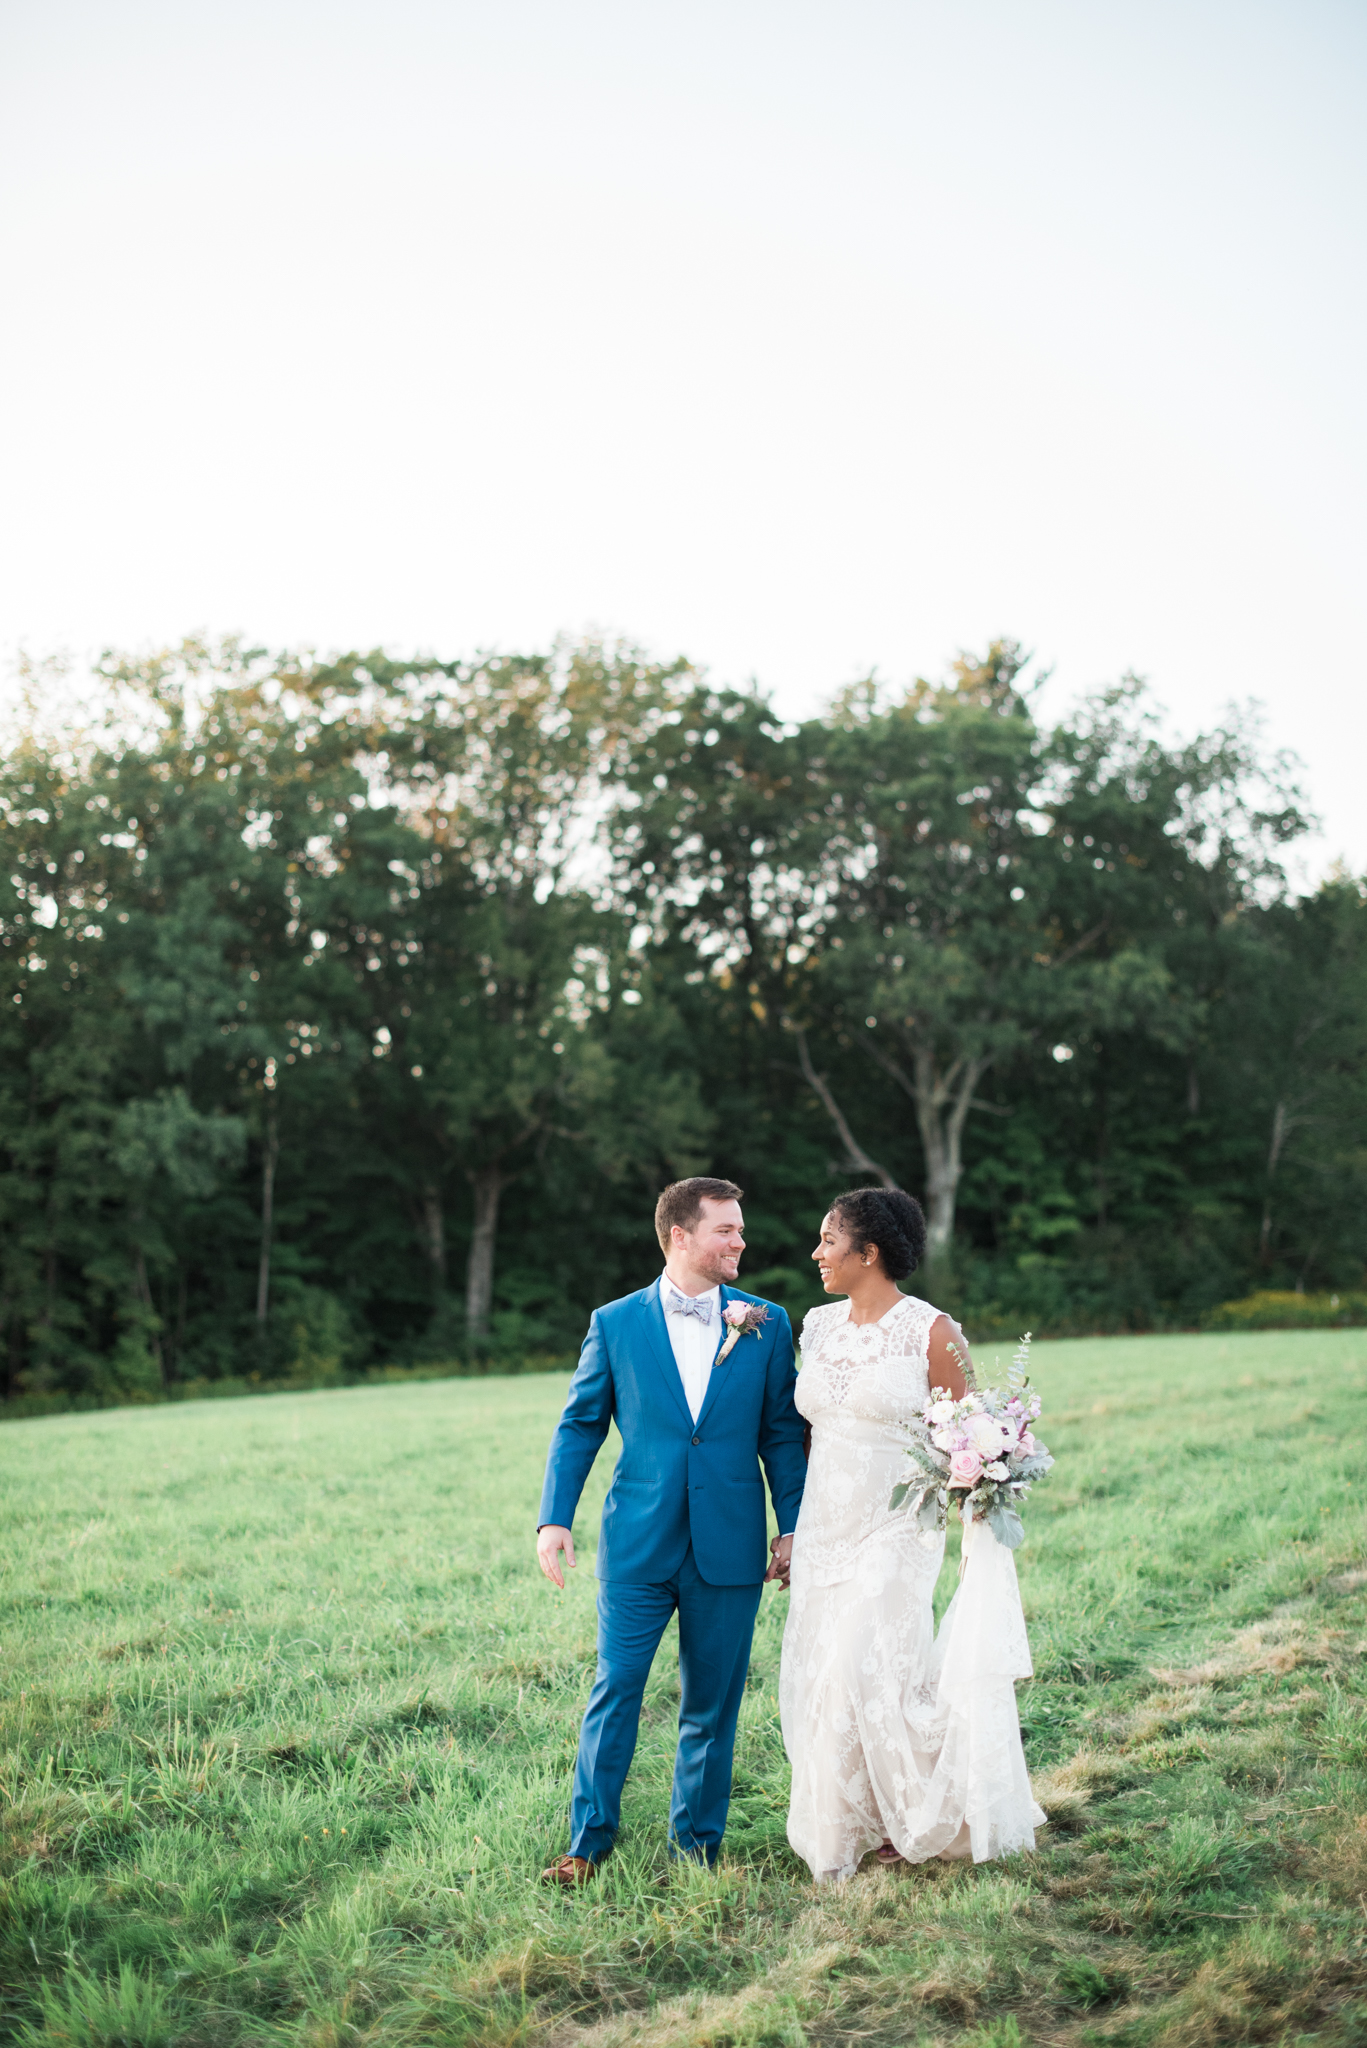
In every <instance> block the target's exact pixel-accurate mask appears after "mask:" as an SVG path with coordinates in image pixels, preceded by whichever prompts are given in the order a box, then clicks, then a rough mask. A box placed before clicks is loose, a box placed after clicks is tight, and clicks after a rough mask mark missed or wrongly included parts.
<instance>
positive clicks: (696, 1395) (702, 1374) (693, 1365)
mask: <svg viewBox="0 0 1367 2048" xmlns="http://www.w3.org/2000/svg"><path fill="white" fill-rule="evenodd" d="M682 1293H683V1289H682V1287H676V1286H675V1285H674V1282H673V1281H672V1280H671V1279H670V1277H669V1275H668V1273H662V1274H661V1275H660V1304H661V1306H662V1308H663V1309H664V1312H665V1328H666V1329H667V1330H668V1332H669V1343H670V1349H671V1350H672V1351H673V1353H674V1363H675V1365H677V1366H678V1368H679V1378H680V1379H681V1380H682V1381H683V1390H684V1399H685V1401H687V1403H688V1412H689V1414H690V1415H691V1416H692V1417H693V1420H694V1421H695V1422H696V1421H697V1419H698V1417H699V1416H700V1415H701V1414H702V1404H703V1402H704V1401H705V1400H706V1399H707V1386H708V1381H709V1380H710V1379H711V1377H712V1361H713V1359H714V1358H715V1357H716V1355H717V1353H718V1352H719V1351H720V1350H721V1346H722V1339H723V1337H724V1335H725V1331H724V1329H723V1326H722V1320H721V1289H720V1287H709V1288H708V1290H707V1292H706V1294H700V1295H697V1296H696V1297H695V1299H696V1300H698V1301H710V1302H711V1304H712V1313H711V1315H710V1316H709V1317H708V1319H707V1321H706V1322H705V1323H702V1322H699V1320H698V1318H697V1317H696V1316H684V1315H677V1314H675V1315H671V1314H670V1312H669V1297H670V1295H671V1294H682ZM784 1533H785V1535H791V1534H792V1531H791V1530H786V1531H785V1532H784Z"/></svg>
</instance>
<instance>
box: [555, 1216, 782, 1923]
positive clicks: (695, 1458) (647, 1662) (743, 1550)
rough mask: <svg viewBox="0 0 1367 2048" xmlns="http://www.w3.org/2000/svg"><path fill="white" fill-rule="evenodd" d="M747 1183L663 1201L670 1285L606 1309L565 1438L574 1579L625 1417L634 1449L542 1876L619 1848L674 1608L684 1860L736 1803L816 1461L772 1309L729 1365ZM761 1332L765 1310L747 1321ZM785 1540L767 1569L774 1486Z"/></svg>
mask: <svg viewBox="0 0 1367 2048" xmlns="http://www.w3.org/2000/svg"><path fill="white" fill-rule="evenodd" d="M740 1196H741V1190H740V1189H739V1188H738V1187H737V1186H736V1185H735V1183H734V1181H729V1180H710V1179H702V1178H700V1179H694V1180H680V1181H675V1183H674V1184H673V1186H672V1187H667V1188H666V1189H665V1191H664V1193H663V1194H662V1195H661V1197H660V1199H659V1202H658V1203H657V1204H656V1208H655V1234H656V1236H657V1237H658V1238H659V1240H660V1249H661V1251H662V1252H663V1253H664V1258H665V1270H664V1274H663V1276H662V1277H661V1278H660V1279H659V1280H654V1281H652V1282H651V1284H650V1286H649V1287H643V1288H642V1289H641V1291H640V1293H639V1294H628V1295H626V1296H625V1297H624V1298H623V1299H622V1300H621V1301H612V1302H609V1303H608V1305H607V1307H606V1308H600V1309H598V1310H597V1311H596V1312H595V1314H594V1316H593V1318H592V1320H591V1322H590V1323H589V1333H588V1336H587V1337H586V1338H585V1339H584V1348H583V1350H582V1351H581V1353H580V1355H579V1366H578V1370H577V1371H576V1372H575V1375H574V1378H573V1379H572V1380H571V1381H570V1394H569V1399H568V1401H567V1402H566V1403H565V1412H564V1414H563V1415H562V1416H561V1418H560V1421H559V1424H558V1425H557V1427H556V1432H555V1435H554V1436H553V1437H552V1439H551V1449H550V1456H549V1458H548V1459H547V1461H546V1484H545V1486H544V1488H543V1490H542V1494H541V1518H540V1523H539V1527H538V1533H537V1545H536V1553H537V1558H538V1561H539V1562H540V1565H541V1569H542V1571H543V1572H544V1573H545V1574H546V1577H547V1578H548V1579H551V1580H553V1581H554V1583H555V1584H556V1585H557V1586H560V1587H563V1586H564V1583H565V1581H564V1578H563V1577H562V1575H561V1570H560V1553H561V1551H563V1552H564V1554H565V1560H566V1562H567V1563H568V1564H569V1565H570V1566H573V1564H574V1561H575V1559H574V1539H573V1537H572V1535H571V1533H570V1529H571V1524H572V1523H573V1521H574V1511H575V1508H576V1507H577V1506H578V1503H579V1495H580V1493H581V1492H582V1491H583V1486H584V1481H585V1480H586V1479H587V1477H588V1474H589V1468H590V1466H591V1465H592V1464H593V1461H594V1459H595V1457H596V1456H597V1455H598V1451H599V1449H600V1447H601V1445H602V1442H603V1439H604V1437H605V1436H606V1435H607V1433H608V1425H609V1423H610V1422H613V1421H615V1422H616V1424H617V1427H618V1429H619V1431H620V1432H621V1437H622V1453H621V1456H620V1457H619V1458H618V1460H617V1470H616V1471H615V1472H614V1474H613V1477H612V1485H611V1486H610V1488H609V1489H608V1497H607V1500H606V1502H605V1503H604V1507H603V1524H602V1530H601V1532H600V1534H599V1538H598V1557H597V1573H598V1675H597V1677H596V1678H595V1680H594V1685H593V1691H592V1692H591V1693H590V1695H589V1703H588V1707H587V1709H586V1711H585V1714H584V1725H583V1729H582V1730H581V1732H580V1736H579V1756H578V1759H577V1761H576V1763H575V1767H574V1794H573V1797H572V1799H571V1801H570V1850H569V1854H568V1855H567V1856H561V1857H559V1858H558V1859H557V1860H556V1862H554V1863H553V1864H552V1865H551V1867H550V1869H549V1870H547V1871H544V1872H543V1873H542V1875H543V1877H544V1879H545V1880H546V1882H547V1883H549V1884H562V1885H577V1884H585V1883H587V1881H588V1880H589V1879H590V1878H591V1877H592V1876H593V1874H594V1870H595V1868H596V1866H597V1864H598V1863H599V1862H600V1861H601V1859H602V1858H603V1857H604V1856H606V1855H607V1854H608V1852H609V1850H610V1849H611V1847H612V1843H613V1838H614V1836H615V1835H616V1833H617V1824H618V1819H619V1816H620V1814H621V1807H622V1786H623V1783H624V1781H625V1779H626V1774H627V1767H628V1766H629V1764H630V1762H631V1758H632V1752H633V1751H634V1750H635V1747H636V1728H637V1723H638V1721H639V1719H640V1714H641V1695H642V1693H643V1692H644V1690H645V1682H646V1678H647V1676H648V1674H649V1671H650V1666H651V1663H652V1661H653V1659H654V1656H655V1651H656V1648H657V1646H658V1644H659V1641H660V1637H661V1636H662V1635H663V1634H664V1631H665V1627H666V1624H667V1623H668V1621H669V1618H670V1616H671V1614H673V1613H675V1612H676V1611H677V1613H678V1617H679V1680H680V1686H681V1690H682V1698H681V1699H680V1702H679V1750H678V1756H677V1758H676V1759H675V1765H674V1794H673V1799H672V1801H671V1805H670V1813H669V1834H670V1846H671V1851H672V1853H673V1854H674V1855H676V1856H683V1857H688V1858H690V1859H692V1860H694V1861H697V1862H703V1861H705V1862H706V1863H707V1864H708V1865H709V1866H710V1865H712V1864H715V1862H716V1860H717V1850H718V1848H719V1847H720V1845H721V1838H722V1830H723V1829H724V1828H725V1826H726V1809H727V1806H728V1805H729V1803H730V1798H731V1753H732V1750H733V1748H734V1746H735V1739H736V1717H737V1715H738V1714H739V1713H740V1703H741V1695H742V1693H743V1692H744V1690H745V1674H746V1669H747V1667H748V1665H749V1661H750V1638H751V1636H752V1634H753V1633H754V1626H755V1615H756V1613H757V1612H758V1610H759V1597H760V1588H761V1586H762V1585H763V1583H764V1581H765V1580H766V1579H779V1580H781V1581H783V1582H784V1583H786V1581H787V1573H788V1556H789V1552H790V1551H791V1549H792V1532H793V1530H794V1528H795V1527H796V1526H797V1511H798V1506H799V1504H800V1502H801V1500H802V1486H803V1481H804V1479H805V1477H806V1461H805V1459H804V1457H803V1452H802V1418H801V1416H800V1415H799V1414H798V1412H797V1409H796V1408H795V1407H794V1405H793V1386H794V1383H795V1374H794V1368H793V1333H792V1330H791V1328H790V1327H789V1323H788V1318H787V1316H786V1315H785V1314H784V1312H783V1310H782V1309H780V1308H773V1307H769V1308H768V1310H767V1317H766V1319H765V1320H764V1321H762V1322H761V1323H760V1324H759V1327H758V1328H757V1329H755V1330H751V1331H749V1332H747V1333H746V1334H744V1335H742V1336H740V1337H739V1338H737V1340H736V1342H735V1343H734V1344H733V1345H732V1346H731V1348H730V1350H729V1352H728V1354H727V1356H726V1358H725V1359H724V1360H723V1359H721V1358H719V1357H718V1355H717V1354H718V1352H719V1351H720V1350H721V1348H722V1344H723V1341H724V1339H725V1338H726V1337H727V1336H728V1334H729V1331H730V1324H729V1323H728V1322H727V1321H725V1320H724V1312H725V1310H726V1308H727V1305H728V1304H729V1303H734V1302H740V1303H750V1302H755V1301H756V1297H755V1296H754V1295H752V1294H742V1293H741V1291H740V1289H739V1288H737V1287H736V1286H735V1285H734V1282H735V1278H736V1275H737V1273H738V1272H739V1270H740V1258H741V1253H742V1252H743V1251H744V1249H745V1237H744V1232H743V1224H742V1218H741V1211H740ZM751 1320H752V1321H753V1320H754V1318H752V1319H751ZM760 1459H762V1460H763V1462H764V1470H765V1472H766V1474H767V1475H768V1480H769V1494H770V1498H771V1499H772V1500H773V1503H774V1513H775V1514H776V1516H777V1517H778V1526H779V1529H780V1531H781V1532H782V1534H781V1535H780V1536H779V1537H778V1538H777V1539H776V1540H775V1542H774V1544H773V1545H772V1549H773V1553H774V1554H773V1560H772V1562H771V1563H770V1564H769V1568H768V1570H767V1571H766V1570H765V1564H766V1557H765V1549H764V1525H765V1515H764V1487H763V1484H762V1482H761V1480H760V1476H759V1460H760Z"/></svg>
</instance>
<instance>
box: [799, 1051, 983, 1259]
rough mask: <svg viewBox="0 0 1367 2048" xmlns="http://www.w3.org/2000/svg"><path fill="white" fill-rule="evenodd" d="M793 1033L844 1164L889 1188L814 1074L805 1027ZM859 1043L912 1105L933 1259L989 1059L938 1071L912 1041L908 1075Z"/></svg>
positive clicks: (948, 1224)
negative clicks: (839, 1144) (838, 1141)
mask: <svg viewBox="0 0 1367 2048" xmlns="http://www.w3.org/2000/svg"><path fill="white" fill-rule="evenodd" d="M794 1036H795V1037H796V1039H797V1051H798V1058H799V1060H800V1061H801V1063H802V1072H803V1076H804V1078H805V1079H806V1081H807V1084H808V1086H809V1087H810V1088H811V1090H812V1092H813V1093H814V1094H815V1095H816V1096H817V1097H818V1099H819V1100H820V1101H821V1103H822V1104H823V1105H824V1107H825V1109H826V1113H827V1115H828V1116H829V1117H830V1119H831V1122H832V1123H833V1124H834V1125H835V1127H836V1129H837V1131H838V1132H839V1133H840V1137H841V1140H842V1142H843V1144H844V1146H845V1153H846V1157H845V1161H844V1164H845V1165H846V1166H849V1167H851V1168H853V1169H854V1170H855V1171H856V1172H858V1173H871V1174H873V1175H874V1177H875V1178H876V1179H877V1180H879V1181H881V1182H882V1184H883V1186H884V1187H885V1188H895V1187H896V1185H897V1182H896V1181H895V1180H894V1179H893V1177H892V1175H891V1174H890V1173H889V1172H888V1170H887V1168H886V1167H885V1166H880V1165H879V1164H878V1161H877V1160H876V1159H872V1158H870V1156H869V1154H868V1153H867V1152H866V1151H865V1150H864V1148H863V1146H862V1145H861V1144H860V1143H859V1142H858V1140H857V1139H856V1138H855V1136H854V1133H853V1132H852V1131H851V1129H850V1127H849V1124H848V1123H847V1122H846V1120H845V1117H844V1115H843V1113H842V1111H841V1109H840V1105H839V1103H838V1102H837V1101H836V1099H835V1097H834V1095H832V1093H831V1090H830V1087H829V1085H828V1084H827V1081H826V1078H825V1076H824V1074H818V1073H817V1071H816V1069H815V1068H814V1067H813V1065H812V1061H811V1055H810V1053H809V1052H808V1050H807V1035H806V1033H805V1032H804V1031H795V1033H794ZM859 1043H860V1044H861V1045H862V1046H863V1047H864V1050H865V1051H866V1052H868V1053H869V1054H871V1055H872V1057H873V1058H874V1059H875V1060H876V1061H877V1062H878V1065H879V1066H880V1067H882V1068H883V1070H884V1072H885V1073H887V1074H890V1075H891V1076H892V1078H893V1080H894V1081H896V1083H897V1085H898V1087H899V1088H901V1089H902V1090H903V1091H904V1092H905V1093H906V1094H907V1095H909V1096H910V1097H911V1100H912V1102H913V1103H914V1104H915V1106H916V1122H917V1125H918V1127H919V1129H920V1133H921V1149H922V1151H923V1152H924V1153H925V1161H926V1258H927V1261H928V1263H930V1264H932V1265H933V1264H934V1262H935V1261H936V1260H937V1259H940V1258H943V1257H944V1255H945V1253H946V1252H947V1251H948V1250H949V1247H950V1244H951V1242H952V1240H953V1237H954V1210H955V1204H956V1202H957V1200H958V1193H959V1182H960V1180H961V1179H962V1178H963V1170H964V1167H963V1135H964V1124H965V1122H966V1120H967V1117H968V1112H969V1110H970V1109H972V1108H973V1107H974V1102H973V1090H974V1089H975V1088H976V1087H977V1085H978V1083H979V1081H981V1079H982V1077H983V1075H984V1074H985V1073H986V1072H987V1070H988V1068H989V1067H990V1066H991V1064H992V1062H991V1060H990V1059H958V1060H955V1062H954V1064H953V1066H952V1067H950V1068H949V1070H948V1071H947V1072H946V1073H943V1074H942V1073H941V1072H940V1069H939V1065H938V1063H937V1061H936V1058H935V1053H934V1051H933V1049H932V1048H930V1047H923V1046H918V1047H917V1048H916V1049H915V1051H914V1052H913V1055H912V1060H913V1066H912V1077H911V1078H908V1076H907V1075H906V1074H904V1073H903V1071H902V1069H901V1068H900V1067H899V1066H898V1064H897V1062H896V1061H895V1060H892V1059H889V1058H888V1055H887V1054H886V1053H885V1052H884V1051H883V1049H882V1047H881V1046H879V1045H875V1044H874V1043H873V1041H872V1040H871V1039H860V1040H859ZM977 1107H978V1108H980V1109H991V1108H992V1107H993V1105H992V1104H991V1103H979V1104H978V1105H977ZM998 1113H1000V1112H998Z"/></svg>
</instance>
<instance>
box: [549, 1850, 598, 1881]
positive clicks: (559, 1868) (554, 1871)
mask: <svg viewBox="0 0 1367 2048" xmlns="http://www.w3.org/2000/svg"><path fill="white" fill-rule="evenodd" d="M597 1875H598V1865H597V1864H596V1863H594V1862H593V1861H592V1859H591V1858H590V1857H588V1856H557V1857H556V1859H555V1861H554V1863H552V1865H551V1867H550V1869H549V1870H543V1871H542V1873H541V1882H542V1884H563V1885H577V1884H587V1883H588V1881H589V1879H590V1878H591V1877H596V1876H597Z"/></svg>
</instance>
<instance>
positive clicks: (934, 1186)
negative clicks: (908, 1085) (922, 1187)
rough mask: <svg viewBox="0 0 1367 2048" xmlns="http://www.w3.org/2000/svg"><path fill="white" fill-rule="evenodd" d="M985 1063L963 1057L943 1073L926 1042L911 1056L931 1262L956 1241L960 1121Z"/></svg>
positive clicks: (961, 1164)
mask: <svg viewBox="0 0 1367 2048" xmlns="http://www.w3.org/2000/svg"><path fill="white" fill-rule="evenodd" d="M987 1068H988V1062H987V1061H986V1060H985V1059H977V1060H969V1059H963V1060H956V1061H955V1062H954V1065H953V1066H952V1067H951V1068H950V1069H949V1071H948V1073H946V1074H941V1072H940V1071H939V1067H938V1063H937V1061H936V1058H935V1054H934V1052H933V1051H932V1050H931V1049H930V1048H929V1047H918V1048H917V1050H916V1053H915V1055H914V1064H913V1068H912V1071H913V1073H914V1075H915V1082H914V1084H913V1091H912V1092H913V1095H914V1099H915V1102H916V1121H917V1124H918V1125H919V1127H920V1132H921V1149H922V1151H923V1152H924V1153H925V1159H926V1259H927V1262H928V1263H929V1264H930V1265H932V1266H933V1265H934V1264H936V1262H937V1261H938V1260H940V1259H942V1258H943V1257H944V1256H945V1254H946V1252H947V1251H948V1250H949V1247H950V1245H951V1244H952V1243H953V1240H954V1212H955V1209H956V1208H957V1206H958V1200H959V1182H960V1181H961V1180H962V1178H963V1171H964V1161H963V1137H964V1124H965V1122H966V1121H967V1118H968V1112H969V1110H970V1108H971V1107H972V1104H973V1090H974V1089H975V1088H976V1087H977V1085H978V1083H979V1081H981V1079H982V1077H983V1075H984V1074H985V1073H986V1072H987Z"/></svg>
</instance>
